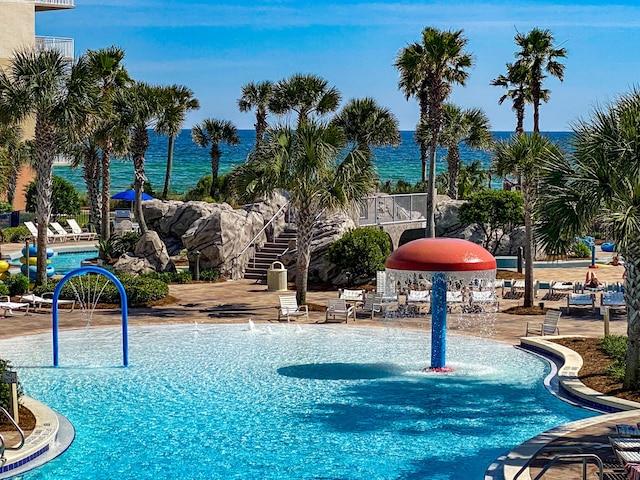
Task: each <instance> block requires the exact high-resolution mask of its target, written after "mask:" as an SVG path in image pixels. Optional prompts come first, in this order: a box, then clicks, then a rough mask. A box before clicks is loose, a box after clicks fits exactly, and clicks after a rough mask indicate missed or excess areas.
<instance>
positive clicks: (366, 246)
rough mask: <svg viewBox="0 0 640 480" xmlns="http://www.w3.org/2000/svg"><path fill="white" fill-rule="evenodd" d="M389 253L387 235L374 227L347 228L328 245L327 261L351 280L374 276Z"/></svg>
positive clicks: (382, 266) (389, 244)
mask: <svg viewBox="0 0 640 480" xmlns="http://www.w3.org/2000/svg"><path fill="white" fill-rule="evenodd" d="M390 253H391V242H390V240H389V236H388V235H387V234H386V233H385V232H383V231H382V230H380V229H379V228H376V227H363V228H355V229H353V230H349V231H348V232H347V233H345V234H344V235H343V236H342V238H341V239H339V240H337V241H335V242H333V243H332V244H331V246H330V247H329V253H328V255H329V257H328V258H329V261H330V262H331V263H333V264H334V265H336V267H338V268H339V269H341V270H342V271H343V272H350V273H351V278H352V280H353V281H357V280H364V279H368V278H371V277H374V276H375V274H376V272H377V271H378V270H381V269H383V268H384V262H385V260H386V258H387V257H388V256H389V254H390Z"/></svg>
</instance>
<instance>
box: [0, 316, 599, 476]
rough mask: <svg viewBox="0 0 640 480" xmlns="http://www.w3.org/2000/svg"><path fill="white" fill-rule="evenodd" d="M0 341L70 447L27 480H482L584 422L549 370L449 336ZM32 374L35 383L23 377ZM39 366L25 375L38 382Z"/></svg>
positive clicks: (304, 330) (108, 336) (269, 331)
mask: <svg viewBox="0 0 640 480" xmlns="http://www.w3.org/2000/svg"><path fill="white" fill-rule="evenodd" d="M120 341H121V332H120V329H118V328H114V329H84V330H77V331H65V332H62V333H61V336H60V365H62V367H60V368H52V367H49V365H51V338H50V335H37V336H30V337H22V338H15V339H8V340H2V341H0V352H2V358H5V359H9V360H11V361H12V362H13V364H14V366H16V370H17V371H18V375H19V377H20V380H21V382H22V383H23V385H24V388H25V393H26V394H28V395H30V396H32V397H35V398H36V399H38V400H40V401H43V402H45V403H47V404H48V405H50V406H51V407H52V408H54V409H55V410H57V411H59V412H60V413H62V414H63V415H65V416H66V417H67V418H69V420H71V422H72V423H73V425H74V426H75V428H76V440H75V442H74V443H73V444H72V445H71V447H70V448H69V450H67V451H66V452H65V453H64V454H63V455H61V456H60V457H58V458H57V459H55V460H54V461H52V462H50V463H48V464H47V465H45V466H43V467H41V468H38V469H36V470H33V471H31V472H29V473H27V474H25V475H24V476H23V477H22V478H24V479H25V480H32V479H58V478H65V479H69V480H76V479H86V478H91V479H101V478H104V479H107V478H119V479H147V478H148V479H175V478H198V479H200V478H202V479H204V478H207V479H311V478H314V479H320V478H321V479H385V480H386V479H413V478H416V479H417V478H429V479H437V480H443V479H465V480H466V479H476V478H482V475H483V473H484V471H485V470H486V468H487V467H488V466H489V464H490V463H491V462H492V461H493V460H494V459H495V458H496V457H498V456H499V455H501V454H504V453H506V452H508V451H509V450H511V449H512V448H513V447H514V446H516V445H518V444H519V443H521V442H522V441H524V440H526V439H528V438H529V437H531V436H533V435H535V434H537V433H540V432H542V431H544V430H547V429H549V428H551V427H553V426H556V425H559V424H562V423H565V422H568V421H572V420H576V419H580V418H586V417H589V416H592V415H594V414H593V413H592V412H589V411H586V410H581V409H578V408H575V407H572V406H570V405H568V404H566V403H563V402H561V401H559V400H557V399H556V398H555V397H553V396H552V395H550V394H549V393H548V392H547V391H546V390H545V389H544V387H543V385H542V378H543V377H544V376H545V373H546V372H547V371H548V365H547V364H546V362H544V361H542V360H540V359H538V358H537V357H534V356H531V355H529V354H527V353H524V352H521V351H519V350H516V349H514V348H513V347H512V346H510V345H505V344H500V343H497V342H493V341H489V340H481V339H469V338H466V337H460V336H455V335H451V336H450V337H449V342H448V346H449V349H448V354H449V358H450V362H449V364H450V365H451V366H453V367H454V368H455V369H456V371H455V372H454V373H453V374H446V375H443V374H433V373H423V372H421V369H422V367H424V366H426V365H428V364H429V361H428V353H427V352H428V351H429V341H430V340H429V333H428V332H419V331H410V330H402V329H392V328H360V327H348V328H347V327H345V326H344V325H334V326H331V325H329V326H320V325H302V326H295V325H273V326H265V325H258V326H256V327H255V328H254V329H251V328H250V327H248V326H247V325H182V326H170V327H166V326H163V327H160V326H157V327H156V326H149V327H138V328H131V329H130V361H131V365H130V367H127V368H122V367H119V365H120V363H121V353H122V352H121V346H120ZM25 367H29V368H25ZM34 367H35V368H34Z"/></svg>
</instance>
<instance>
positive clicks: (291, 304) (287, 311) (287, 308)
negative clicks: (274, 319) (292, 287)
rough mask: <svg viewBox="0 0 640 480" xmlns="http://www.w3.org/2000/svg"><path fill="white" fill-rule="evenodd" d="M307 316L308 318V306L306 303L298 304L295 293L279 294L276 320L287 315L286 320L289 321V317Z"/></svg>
mask: <svg viewBox="0 0 640 480" xmlns="http://www.w3.org/2000/svg"><path fill="white" fill-rule="evenodd" d="M302 316H304V317H307V320H309V308H308V307H307V306H306V305H298V301H297V300H296V296H295V295H284V296H282V295H281V296H280V309H279V310H278V321H280V318H282V317H287V322H290V321H291V317H302Z"/></svg>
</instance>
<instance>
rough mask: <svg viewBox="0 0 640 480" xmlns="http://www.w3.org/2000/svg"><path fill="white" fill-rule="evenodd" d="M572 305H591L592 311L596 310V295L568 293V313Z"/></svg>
mask: <svg viewBox="0 0 640 480" xmlns="http://www.w3.org/2000/svg"><path fill="white" fill-rule="evenodd" d="M571 307H591V313H594V312H595V310H596V300H595V296H594V295H592V294H590V293H569V295H567V314H569V312H570V311H571Z"/></svg>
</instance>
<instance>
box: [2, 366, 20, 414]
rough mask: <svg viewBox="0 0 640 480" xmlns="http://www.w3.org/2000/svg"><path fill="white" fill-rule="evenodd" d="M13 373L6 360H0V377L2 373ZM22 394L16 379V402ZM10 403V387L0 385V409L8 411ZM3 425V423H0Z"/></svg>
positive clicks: (8, 385)
mask: <svg viewBox="0 0 640 480" xmlns="http://www.w3.org/2000/svg"><path fill="white" fill-rule="evenodd" d="M10 371H14V370H13V366H12V365H11V363H10V362H9V361H8V360H2V359H1V358H0V376H1V375H2V372H10ZM23 394H24V392H23V390H22V385H21V384H20V380H19V379H18V402H20V397H22V395H23ZM10 403H11V387H10V384H8V383H0V407H3V408H5V409H6V410H9V406H10ZM3 420H4V418H3ZM0 423H3V421H0Z"/></svg>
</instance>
